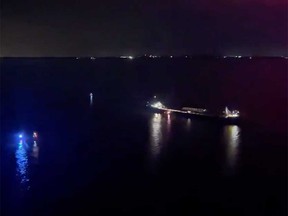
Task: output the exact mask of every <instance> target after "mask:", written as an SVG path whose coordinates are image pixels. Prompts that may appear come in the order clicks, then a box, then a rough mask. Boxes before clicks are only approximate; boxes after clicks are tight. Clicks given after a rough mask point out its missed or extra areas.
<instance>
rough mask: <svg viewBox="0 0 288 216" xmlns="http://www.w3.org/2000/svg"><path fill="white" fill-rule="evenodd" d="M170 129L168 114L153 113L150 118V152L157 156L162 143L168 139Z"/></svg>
mask: <svg viewBox="0 0 288 216" xmlns="http://www.w3.org/2000/svg"><path fill="white" fill-rule="evenodd" d="M170 130H171V116H170V114H167V115H162V114H159V113H155V114H154V115H153V116H152V118H151V120H150V148H151V154H152V156H153V157H154V158H157V157H158V156H159V154H160V152H161V149H162V147H163V144H164V142H165V141H167V140H168V138H169V134H170Z"/></svg>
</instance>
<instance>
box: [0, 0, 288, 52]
mask: <svg viewBox="0 0 288 216" xmlns="http://www.w3.org/2000/svg"><path fill="white" fill-rule="evenodd" d="M287 30H288V29H287V2H286V1H284V0H274V1H272V0H269V1H268V0H266V1H262V0H243V1H227V0H220V1H212V0H202V1H188V0H174V1H171V0H170V1H169V0H168V1H164V0H161V1H159V0H158V1H142V2H140V1H136V0H134V1H133V0H123V1H112V0H106V1H104V0H100V1H92V0H91V1H90V0H89V1H87V0H86V1H85V0H82V1H80V0H78V1H68V0H58V1H56V0H50V1H36V0H28V1H20V0H2V2H1V47H2V48H1V55H2V56H91V55H94V56H102V55H121V54H133V55H136V54H143V53H147V52H148V53H155V54H170V53H171V54H186V53H187V54H205V53H207V54H220V53H221V54H242V55H245V54H249V55H250V54H257V55H286V54H287Z"/></svg>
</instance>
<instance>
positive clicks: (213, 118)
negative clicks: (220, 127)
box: [149, 107, 240, 125]
mask: <svg viewBox="0 0 288 216" xmlns="http://www.w3.org/2000/svg"><path fill="white" fill-rule="evenodd" d="M149 110H150V111H151V112H153V113H163V114H172V115H177V116H183V117H186V118H193V119H200V120H203V121H210V122H218V123H223V124H237V125H238V124H240V118H239V117H234V118H225V117H224V116H221V115H212V114H203V113H201V114H198V113H187V112H181V111H180V112H177V111H167V110H164V109H158V108H154V107H149Z"/></svg>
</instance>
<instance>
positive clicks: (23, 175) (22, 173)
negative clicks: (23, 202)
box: [15, 140, 29, 190]
mask: <svg viewBox="0 0 288 216" xmlns="http://www.w3.org/2000/svg"><path fill="white" fill-rule="evenodd" d="M15 157H16V176H17V177H18V178H19V181H20V185H21V189H23V190H29V177H28V172H27V171H28V155H27V144H26V143H25V142H23V141H22V140H20V142H19V143H18V147H17V149H16V152H15Z"/></svg>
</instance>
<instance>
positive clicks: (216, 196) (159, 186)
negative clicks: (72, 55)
mask: <svg viewBox="0 0 288 216" xmlns="http://www.w3.org/2000/svg"><path fill="white" fill-rule="evenodd" d="M90 92H93V104H91V103H90V100H89V93H90ZM155 94H156V95H158V96H159V97H160V98H161V99H162V101H163V102H164V103H165V104H166V105H168V106H175V107H177V106H182V105H187V106H189V105H191V106H192V105H194V106H201V107H202V106H203V107H207V108H210V109H214V110H220V109H223V107H224V106H225V105H228V106H229V107H231V108H236V109H239V110H240V112H241V114H242V115H243V119H244V122H245V123H244V124H243V125H239V126H237V125H220V124H217V123H210V122H203V121H201V120H195V119H187V118H183V117H179V116H174V115H170V116H167V115H160V114H153V113H148V112H147V110H145V108H144V106H145V103H146V100H147V99H149V98H151V96H153V95H155ZM33 131H37V132H38V135H39V137H38V140H37V143H36V144H35V143H34V144H33V140H32V139H31V137H32V133H33ZM20 132H23V134H24V136H25V138H24V139H23V143H22V144H21V143H20V141H19V138H18V135H19V133H20ZM26 137H28V138H29V139H26ZM286 162H287V60H283V59H270V60H269V59H256V60H225V61H224V60H220V59H206V60H204V59H202V60H201V59H197V60H191V59H190V60H187V59H173V60H168V59H167V60H165V59H164V60H159V59H157V60H154V59H153V60H143V59H142V60H140V59H138V60H137V59H136V60H133V61H129V60H128V61H127V60H117V59H101V60H95V61H90V60H80V61H76V60H72V59H5V60H3V59H2V63H1V213H2V214H3V215H19V214H21V215H71V214H73V213H75V214H79V215H89V214H91V215H111V214H118V215H186V214H189V215H191V214H194V215H215V214H229V215H286V213H287V212H286V202H287V197H286V196H287V185H286V181H287V166H286V164H287V163H286Z"/></svg>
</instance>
